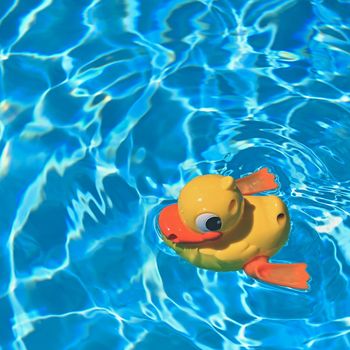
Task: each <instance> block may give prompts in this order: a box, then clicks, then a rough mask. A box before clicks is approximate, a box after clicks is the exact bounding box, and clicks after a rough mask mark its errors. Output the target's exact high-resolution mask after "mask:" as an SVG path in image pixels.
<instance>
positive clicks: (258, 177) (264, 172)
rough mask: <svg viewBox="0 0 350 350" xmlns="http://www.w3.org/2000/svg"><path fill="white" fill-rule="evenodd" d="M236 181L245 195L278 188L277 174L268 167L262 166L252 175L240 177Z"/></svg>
mask: <svg viewBox="0 0 350 350" xmlns="http://www.w3.org/2000/svg"><path fill="white" fill-rule="evenodd" d="M236 183H237V186H238V188H239V190H240V191H241V192H242V194H243V195H250V194H254V193H259V192H264V191H270V190H274V189H276V188H278V184H277V182H276V181H275V175H274V174H271V173H269V172H268V169H267V168H262V169H260V170H258V171H257V172H255V173H253V174H251V175H248V176H246V177H242V178H241V179H238V180H237V181H236Z"/></svg>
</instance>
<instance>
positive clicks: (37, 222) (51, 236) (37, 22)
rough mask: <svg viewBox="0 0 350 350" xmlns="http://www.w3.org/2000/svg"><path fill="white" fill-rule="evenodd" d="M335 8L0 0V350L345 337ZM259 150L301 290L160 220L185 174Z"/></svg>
mask: <svg viewBox="0 0 350 350" xmlns="http://www.w3.org/2000/svg"><path fill="white" fill-rule="evenodd" d="M349 20H350V11H349V5H348V4H347V2H346V1H318V0H315V1H296V0H284V1H276V0H268V1H260V0H251V1H231V0H223V1H212V0H200V1H195V0H181V1H177V2H169V1H163V0H156V1H153V2H147V1H143V2H142V1H137V0H130V1H129V0H128V1H119V2H115V1H112V0H106V1H100V0H90V1H76V2H74V4H73V3H72V2H69V1H60V2H59V1H52V0H31V1H26V2H24V1H18V0H16V1H7V0H6V1H1V4H0V33H2V35H1V36H0V75H1V85H0V194H1V196H2V206H1V210H0V232H1V234H0V242H1V244H0V266H1V271H2V273H1V274H0V320H1V328H0V348H1V349H47V348H48V347H49V348H50V349H155V348H167V349H178V348H179V347H184V348H186V349H207V350H209V349H225V350H228V349H230V350H231V349H285V350H287V349H290V350H291V349H293V350H295V349H305V348H310V349H326V348H327V349H328V348H331V349H347V348H349V347H350V345H349V339H350V338H349V312H348V310H349V309H350V305H349V300H350V298H349V281H350V279H349V274H350V268H349V262H350V254H349V252H350V239H349V237H350V221H349V213H350V192H349V181H350V180H349V171H348V167H347V164H348V163H349V161H350V158H349V148H350V145H349V136H350V135H349V130H350V129H349V127H350V125H349V120H350V119H349V112H350V109H349V101H350V95H349V84H348V80H349V72H348V67H349V64H350V55H349V38H350V31H349V29H348V27H347V23H348V22H349ZM262 166H267V167H269V168H270V169H271V170H272V171H273V172H274V173H276V174H277V176H278V181H279V183H280V188H279V190H278V191H276V194H277V195H279V196H281V197H282V198H283V200H284V201H285V202H286V203H287V204H288V207H289V209H290V214H291V217H292V232H291V236H290V240H289V241H288V244H287V245H286V246H285V247H284V248H283V249H282V250H281V251H280V252H279V253H278V254H277V255H276V257H275V258H276V260H281V261H305V262H307V263H308V265H309V272H310V274H311V275H312V280H311V288H310V290H309V291H307V292H300V291H293V290H287V289H283V288H279V287H276V286H270V285H266V284H264V283H261V282H259V281H255V280H252V279H251V278H249V277H248V276H246V275H245V273H243V272H230V273H215V272H212V271H204V270H201V269H197V268H195V267H194V266H192V265H189V264H188V263H186V262H185V261H183V260H182V259H181V258H180V257H178V256H177V255H176V254H174V252H172V251H170V250H169V248H167V247H166V246H165V245H164V244H163V243H162V240H161V238H160V236H159V232H158V225H157V215H158V214H159V212H160V210H161V208H162V207H164V206H165V205H168V204H169V203H173V202H174V201H175V200H176V198H177V196H178V193H179V191H180V189H181V188H182V186H183V185H184V183H185V182H186V181H188V180H189V179H190V178H192V177H193V176H195V175H198V174H202V173H220V174H226V175H229V174H231V175H233V176H234V177H240V176H243V175H245V174H249V173H251V172H253V171H255V170H256V169H258V168H260V167H262ZM296 330H297V331H296ZM48 339H50V342H49V343H48ZM287 340H288V341H287Z"/></svg>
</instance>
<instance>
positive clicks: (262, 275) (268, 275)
mask: <svg viewBox="0 0 350 350" xmlns="http://www.w3.org/2000/svg"><path fill="white" fill-rule="evenodd" d="M306 268H307V265H306V264H304V263H297V264H274V263H270V262H269V261H268V258H267V257H266V256H259V257H257V258H255V259H253V260H252V261H250V262H248V263H247V264H245V265H244V271H245V272H246V274H247V275H249V276H251V277H254V278H257V279H259V280H261V281H263V282H267V283H271V284H277V285H279V286H283V287H289V288H296V289H308V288H309V286H308V284H307V282H308V280H309V279H310V275H309V274H308V273H307V271H306Z"/></svg>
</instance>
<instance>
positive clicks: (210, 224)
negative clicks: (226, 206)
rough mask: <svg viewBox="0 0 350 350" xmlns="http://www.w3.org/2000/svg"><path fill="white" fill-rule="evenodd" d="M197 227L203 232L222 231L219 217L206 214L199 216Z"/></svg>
mask: <svg viewBox="0 0 350 350" xmlns="http://www.w3.org/2000/svg"><path fill="white" fill-rule="evenodd" d="M196 225H197V228H198V230H199V231H201V232H209V231H218V230H220V229H221V225H222V222H221V219H220V218H219V217H218V216H217V215H215V214H212V213H205V214H201V215H198V216H197V218H196Z"/></svg>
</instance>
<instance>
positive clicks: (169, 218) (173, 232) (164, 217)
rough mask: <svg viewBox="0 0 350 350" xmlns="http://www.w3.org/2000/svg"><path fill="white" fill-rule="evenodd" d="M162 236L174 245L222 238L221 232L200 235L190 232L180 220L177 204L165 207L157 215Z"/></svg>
mask: <svg viewBox="0 0 350 350" xmlns="http://www.w3.org/2000/svg"><path fill="white" fill-rule="evenodd" d="M159 226H160V230H161V232H162V234H163V235H164V236H165V237H166V238H167V239H169V240H170V241H172V242H174V243H202V242H206V241H212V240H215V239H218V238H219V237H221V236H222V233H221V232H204V233H200V232H197V231H194V230H191V229H190V228H189V227H187V226H186V225H185V224H184V223H183V222H182V220H181V218H180V215H179V210H178V207H177V204H172V205H169V206H167V207H165V208H164V209H163V210H162V211H161V213H160V215H159Z"/></svg>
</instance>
